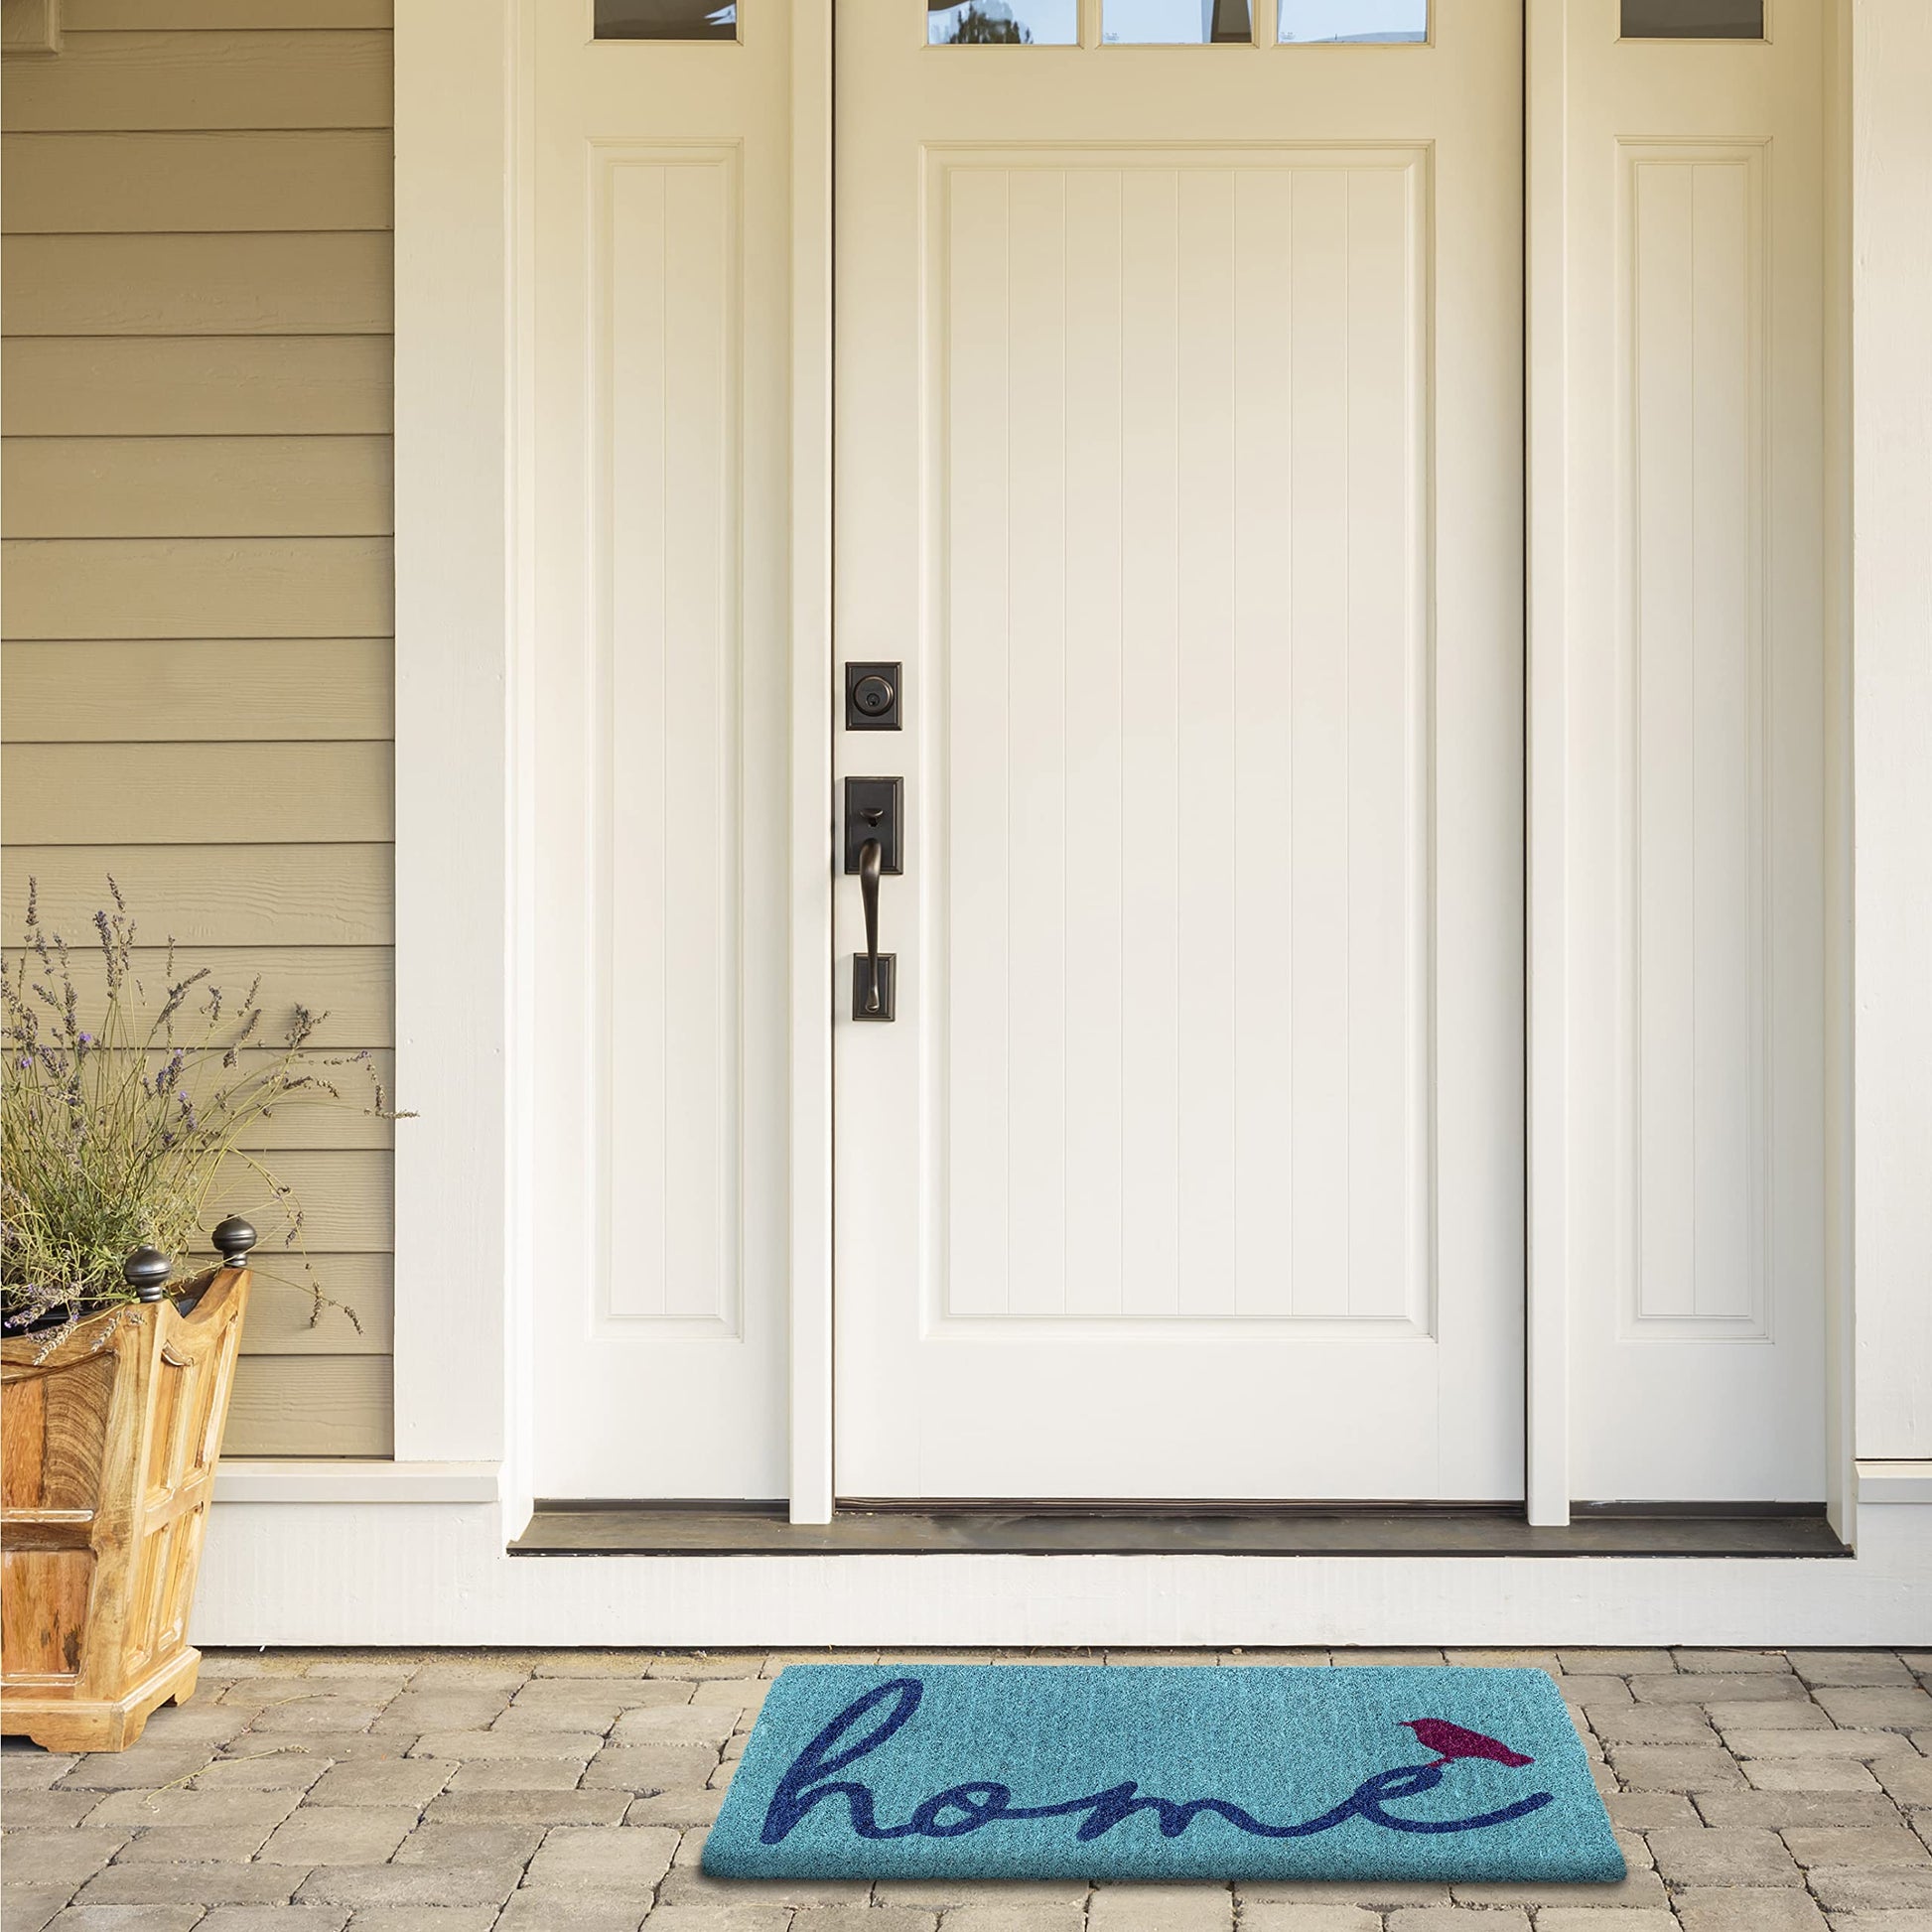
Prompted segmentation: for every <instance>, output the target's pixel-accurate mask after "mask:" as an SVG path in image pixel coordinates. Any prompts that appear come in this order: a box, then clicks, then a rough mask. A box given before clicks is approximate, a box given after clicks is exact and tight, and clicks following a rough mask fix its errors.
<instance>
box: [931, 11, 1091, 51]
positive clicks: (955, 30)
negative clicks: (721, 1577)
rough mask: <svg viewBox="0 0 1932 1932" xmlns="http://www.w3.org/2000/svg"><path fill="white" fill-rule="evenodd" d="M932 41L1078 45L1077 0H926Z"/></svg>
mask: <svg viewBox="0 0 1932 1932" xmlns="http://www.w3.org/2000/svg"><path fill="white" fill-rule="evenodd" d="M925 37H926V39H927V40H928V41H929V42H930V43H931V44H932V45H933V46H934V47H1078V46H1079V44H1080V0H926V9H925Z"/></svg>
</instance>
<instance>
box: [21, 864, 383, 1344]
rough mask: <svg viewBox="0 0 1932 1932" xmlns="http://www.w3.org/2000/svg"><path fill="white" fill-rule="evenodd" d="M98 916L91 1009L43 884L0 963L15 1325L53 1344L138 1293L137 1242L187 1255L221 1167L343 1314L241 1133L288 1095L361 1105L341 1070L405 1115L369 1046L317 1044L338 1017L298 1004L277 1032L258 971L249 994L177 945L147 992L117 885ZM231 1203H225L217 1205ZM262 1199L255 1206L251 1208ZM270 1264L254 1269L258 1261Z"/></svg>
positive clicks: (372, 1104) (282, 1186) (201, 1237)
mask: <svg viewBox="0 0 1932 1932" xmlns="http://www.w3.org/2000/svg"><path fill="white" fill-rule="evenodd" d="M107 889H108V893H109V896H110V897H111V898H112V900H113V909H112V910H111V911H109V910H106V909H102V910H100V911H98V912H96V913H95V914H94V920H93V926H94V930H93V934H92V936H91V938H90V941H89V947H88V950H89V952H92V951H93V950H94V949H95V948H97V949H98V952H99V956H100V960H101V963H102V965H103V967H104V969H105V986H104V991H103V993H102V994H101V996H100V999H99V1010H98V1013H97V1015H88V1016H86V1020H87V1024H83V1013H82V1007H83V1000H82V995H81V991H80V987H79V985H78V984H77V983H76V979H75V972H74V966H75V961H74V960H73V959H72V958H71V957H70V956H69V948H68V946H67V943H66V942H65V941H64V940H63V939H62V938H61V937H60V935H59V934H56V933H51V932H48V931H47V930H46V929H45V928H44V927H43V925H42V923H41V916H40V897H39V891H38V885H37V883H35V882H30V884H29V887H28V894H27V916H26V943H25V948H24V950H23V951H22V953H21V955H20V958H19V959H18V961H17V962H16V963H15V965H14V967H13V968H12V969H11V970H9V971H7V972H5V973H0V1041H4V1049H5V1064H4V1068H3V1069H0V1317H3V1318H4V1326H5V1328H6V1329H7V1330H8V1331H9V1332H17V1331H19V1330H21V1329H24V1328H30V1327H31V1328H36V1329H40V1330H45V1329H46V1328H48V1327H49V1326H53V1327H54V1328H55V1329H56V1330H57V1334H56V1337H55V1338H56V1339H58V1338H59V1337H60V1336H61V1335H65V1333H66V1332H67V1331H68V1330H69V1328H71V1327H72V1325H73V1324H74V1323H75V1322H77V1321H80V1320H82V1319H84V1318H85V1317H86V1316H88V1315H89V1314H92V1313H95V1312H96V1311H100V1310H102V1309H107V1308H114V1307H117V1306H120V1305H122V1304H125V1303H128V1302H131V1301H133V1300H134V1299H135V1298H134V1292H133V1290H132V1289H130V1288H129V1287H128V1286H127V1285H126V1283H125V1282H124V1281H123V1280H122V1279H121V1263H122V1262H123V1261H124V1260H125V1259H126V1257H127V1255H128V1254H129V1252H130V1251H131V1250H132V1249H135V1248H138V1247H141V1246H143V1245H146V1246H150V1247H155V1248H159V1249H160V1250H161V1251H162V1253H163V1254H166V1255H170V1256H172V1257H175V1258H176V1261H177V1268H178V1271H179V1270H180V1268H181V1264H182V1262H183V1260H184V1259H185V1258H186V1257H187V1256H188V1255H190V1254H191V1253H192V1252H193V1251H194V1250H195V1249H197V1248H199V1247H202V1246H203V1245H204V1243H205V1238H206V1237H205V1233H204V1230H206V1229H207V1227H208V1225H209V1223H210V1219H211V1218H218V1215H211V1213H210V1209H211V1206H212V1203H211V1202H210V1199H209V1196H210V1193H211V1192H212V1190H213V1188H214V1186H215V1182H216V1176H217V1175H218V1174H220V1173H222V1171H223V1170H224V1168H225V1169H226V1170H227V1173H228V1176H229V1178H230V1179H232V1177H233V1173H234V1167H233V1166H230V1165H229V1164H230V1163H233V1164H235V1165H238V1166H239V1168H240V1169H241V1170H242V1171H243V1172H245V1173H248V1174H250V1175H252V1176H253V1178H254V1179H255V1180H256V1181H257V1182H258V1183H259V1188H260V1192H261V1194H262V1196H263V1199H264V1200H265V1201H266V1202H270V1203H273V1205H274V1206H275V1207H276V1208H278V1209H279V1210H280V1213H281V1215H282V1217H283V1218H284V1219H285V1220H286V1223H287V1232H286V1234H285V1236H284V1238H283V1246H284V1248H285V1249H287V1250H290V1251H292V1253H293V1254H294V1255H295V1256H296V1257H297V1258H298V1259H299V1263H300V1267H301V1270H302V1273H303V1276H304V1278H305V1280H306V1284H307V1286H308V1288H309V1290H310V1292H311V1294H312V1296H313V1298H314V1301H313V1307H312V1310H311V1313H310V1320H311V1323H312V1324H313V1323H314V1322H315V1321H318V1320H320V1319H321V1316H322V1312H323V1310H324V1309H325V1308H331V1307H333V1308H336V1309H339V1310H341V1311H342V1312H343V1314H344V1315H345V1316H346V1318H347V1319H348V1320H349V1321H351V1322H353V1323H354V1324H355V1326H356V1328H357V1330H358V1332H359V1330H360V1327H361V1324H360V1322H359V1321H357V1320H356V1317H355V1313H354V1311H353V1310H351V1309H348V1308H346V1307H345V1306H344V1305H343V1304H342V1303H339V1302H333V1301H332V1300H331V1299H330V1298H329V1297H328V1296H326V1295H325V1294H324V1293H323V1292H322V1285H321V1283H320V1281H319V1280H318V1279H317V1277H316V1273H315V1270H314V1267H313V1266H312V1264H311V1263H310V1260H309V1256H308V1252H307V1249H306V1247H305V1246H304V1243H303V1235H302V1230H303V1209H302V1203H301V1202H300V1200H298V1199H297V1198H296V1195H295V1193H294V1191H293V1189H291V1188H290V1187H289V1186H288V1185H287V1184H286V1183H285V1182H283V1181H281V1180H279V1179H278V1178H277V1177H276V1175H275V1173H273V1171H272V1170H271V1169H270V1167H269V1166H268V1164H267V1163H266V1162H265V1161H264V1160H263V1159H262V1157H261V1155H260V1154H259V1153H258V1152H255V1151H253V1150H251V1149H250V1148H249V1147H248V1146H247V1145H245V1144H246V1143H247V1142H249V1141H250V1140H251V1139H254V1138H256V1136H255V1134H254V1130H255V1129H257V1128H258V1127H259V1126H260V1124H261V1123H262V1122H263V1121H265V1120H266V1119H268V1118H269V1117H270V1116H271V1115H272V1114H274V1113H276V1112H278V1111H279V1110H280V1109H282V1108H284V1107H288V1106H352V1105H355V1104H356V1102H355V1101H353V1100H351V1099H350V1098H349V1097H348V1096H347V1095H345V1092H344V1091H343V1087H342V1086H341V1085H339V1084H338V1077H339V1076H340V1075H341V1074H342V1072H343V1070H344V1069H353V1070H354V1071H355V1072H356V1073H357V1074H358V1075H359V1076H360V1077H362V1078H365V1079H366V1081H367V1102H366V1104H365V1105H363V1106H362V1107H361V1109H360V1111H363V1112H366V1113H370V1114H375V1115H378V1116H380V1117H382V1118H384V1119H389V1120H393V1119H397V1118H399V1116H398V1115H396V1114H395V1113H393V1112H392V1111H391V1110H390V1108H389V1106H388V1102H387V1098H386V1096H385V1095H384V1093H383V1090H382V1086H381V1082H380V1081H379V1079H378V1078H377V1077H376V1072H375V1068H374V1066H373V1064H372V1063H371V1061H370V1058H369V1055H368V1054H367V1053H366V1052H362V1053H357V1054H354V1055H352V1056H345V1057H336V1058H329V1057H325V1056H321V1055H317V1054H314V1053H312V1052H310V1051H309V1050H308V1049H309V1044H310V1041H311V1040H312V1039H313V1038H314V1036H315V1034H316V1030H317V1028H318V1027H319V1026H320V1025H321V1023H322V1021H323V1020H324V1019H326V1018H327V1016H326V1015H324V1014H315V1013H311V1012H310V1011H309V1010H308V1009H307V1008H306V1007H302V1006H297V1007H294V1008H293V1009H291V1011H290V1016H289V1019H288V1022H287V1024H286V1026H285V1027H284V1028H283V1029H282V1030H281V1032H280V1034H279V1035H276V1036H272V1037H267V1038H265V1037H264V1031H265V1029H266V1028H267V1025H268V1022H267V1018H266V1014H265V1010H264V1008H263V1006H262V1004H261V1001H260V998H259V993H260V987H261V983H260V980H259V979H257V980H256V981H255V983H254V984H253V985H251V986H250V987H249V988H248V991H247V992H246V993H245V994H244V995H243V996H242V998H241V999H240V1001H239V1002H238V1003H231V1002H230V1001H229V1000H228V999H227V997H226V996H225V995H224V993H223V992H222V990H221V988H219V987H218V986H216V985H215V984H214V983H213V981H212V979H211V977H210V974H209V969H208V968H207V967H202V968H200V969H199V970H197V971H193V972H186V973H183V974H181V975H180V976H177V973H176V968H175V945H174V941H173V940H172V939H171V940H170V941H169V942H168V947H167V953H166V965H165V968H164V976H165V981H166V984H165V985H164V986H162V987H161V988H160V989H158V991H157V994H156V995H155V996H154V997H153V998H152V999H151V998H150V997H149V995H148V993H147V991H146V989H145V988H144V987H143V985H142V983H141V981H140V980H139V978H137V977H136V974H135V964H136V961H135V952H134V940H135V925H134V921H133V919H132V918H130V917H129V916H128V910H127V904H126V901H125V900H124V899H123V898H122V897H121V891H120V888H119V887H118V886H117V885H116V884H115V883H114V881H113V880H112V879H111V878H110V879H109V880H108V882H107ZM234 1205H237V1203H233V1202H229V1201H226V1200H224V1201H223V1202H222V1203H221V1209H222V1211H223V1212H225V1211H227V1209H228V1208H229V1207H231V1206H234ZM251 1205H252V1204H251ZM257 1266H259V1263H257Z"/></svg>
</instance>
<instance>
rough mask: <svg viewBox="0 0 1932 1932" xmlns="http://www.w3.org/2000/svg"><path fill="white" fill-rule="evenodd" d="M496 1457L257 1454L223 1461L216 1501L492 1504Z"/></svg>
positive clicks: (497, 1490)
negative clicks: (369, 1458)
mask: <svg viewBox="0 0 1932 1932" xmlns="http://www.w3.org/2000/svg"><path fill="white" fill-rule="evenodd" d="M502 1473H503V1471H502V1464H501V1463H500V1462H349V1461H343V1460H341V1459H333V1460H332V1459H324V1458H318V1459H316V1460H314V1461H304V1460H300V1459H297V1458H293V1457H291V1458H288V1459H286V1460H285V1459H283V1458H280V1457H267V1456H265V1457H262V1458H261V1459H260V1460H257V1461H249V1460H245V1459H242V1460H237V1459H234V1458H228V1459H225V1460H223V1461H222V1462H221V1463H220V1465H219V1466H218V1467H217V1468H216V1469H215V1472H214V1500H215V1501H216V1502H217V1503H493V1502H495V1501H496V1500H497V1499H498V1498H499V1497H500V1496H501V1494H502Z"/></svg>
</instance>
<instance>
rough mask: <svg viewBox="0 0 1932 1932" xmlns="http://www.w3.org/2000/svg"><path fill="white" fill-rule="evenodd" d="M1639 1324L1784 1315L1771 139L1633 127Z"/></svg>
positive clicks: (1691, 1332) (1629, 634) (1628, 287)
mask: <svg viewBox="0 0 1932 1932" xmlns="http://www.w3.org/2000/svg"><path fill="white" fill-rule="evenodd" d="M1621 163H1622V169H1623V181H1622V188H1623V210H1624V212H1623V230H1624V255H1623V273H1624V276H1625V292H1624V302H1623V305H1622V307H1623V313H1624V317H1625V322H1626V327H1627V332H1628V336H1627V341H1628V354H1629V361H1628V368H1629V393H1628V403H1627V411H1626V415H1625V425H1626V435H1627V439H1628V440H1627V444H1626V456H1625V476H1626V480H1627V484H1628V489H1629V514H1628V520H1627V525H1626V531H1627V539H1626V540H1627V551H1626V556H1625V568H1626V572H1627V581H1628V586H1629V590H1628V600H1627V604H1626V606H1625V609H1626V614H1627V624H1628V628H1627V631H1626V635H1625V639H1624V653H1625V671H1626V677H1627V680H1628V689H1629V692H1630V699H1629V702H1630V707H1631V728H1630V733H1629V738H1628V745H1629V755H1630V759H1631V769H1630V784H1631V790H1630V796H1631V797H1632V799H1633V800H1634V801H1635V805H1634V814H1635V817H1634V823H1633V824H1632V825H1631V826H1630V828H1629V831H1628V837H1629V838H1630V841H1631V864H1632V868H1633V886H1632V903H1633V908H1634V916H1633V919H1632V924H1631V935H1630V939H1631V946H1632V950H1633V955H1634V957H1633V961H1632V967H1631V971H1632V992H1633V1000H1634V1015H1633V1020H1632V1026H1633V1030H1634V1035H1635V1048H1634V1062H1635V1063H1634V1067H1633V1078H1634V1083H1635V1095H1636V1098H1635V1104H1634V1107H1633V1108H1632V1117H1631V1120H1630V1122H1629V1131H1630V1132H1631V1133H1632V1134H1633V1136H1634V1141H1635V1150H1634V1155H1633V1159H1632V1173H1631V1187H1632V1193H1633V1201H1632V1211H1633V1213H1634V1218H1635V1228H1634V1233H1633V1236H1632V1242H1631V1260H1632V1266H1631V1268H1630V1270H1629V1272H1628V1290H1629V1297H1630V1299H1629V1305H1628V1309H1627V1315H1626V1318H1627V1319H1628V1320H1629V1321H1630V1322H1631V1323H1632V1324H1633V1326H1634V1329H1635V1330H1636V1331H1637V1332H1638V1333H1644V1332H1654V1333H1657V1334H1659V1335H1663V1336H1678V1337H1681V1338H1689V1337H1692V1336H1698V1337H1705V1338H1730V1339H1734V1340H1746V1341H1749V1340H1759V1339H1762V1338H1763V1337H1764V1336H1765V1334H1766V1333H1767V1331H1768V1326H1769V1322H1770V1318H1771V1311H1770V1306H1769V1298H1768V1291H1767V1280H1768V1266H1767V1243H1768V1239H1769V1232H1768V1227H1767V1213H1768V1203H1769V1188H1770V1181H1771V1173H1770V1166H1769V1158H1770V1156H1769V1136H1768V1132H1767V1122H1766V1109H1767V1104H1768V1095H1767V1080H1768V1076H1769V1065H1770V1051H1769V1042H1768V1039H1767V1035H1766V1024H1767V1021H1766V1014H1767V1008H1766V990H1767V978H1768V975H1769V972H1770V961H1769V951H1770V934H1769V930H1768V927H1767V923H1766V879H1765V854H1764V837H1765V826H1766V822H1767V817H1768V813H1769V809H1770V807H1769V800H1768V798H1767V796H1766V782H1767V772H1768V770H1769V758H1768V756H1767V747H1766V742H1765V734H1766V730H1767V719H1768V715H1769V708H1768V700H1769V694H1770V666H1769V663H1768V658H1767V651H1768V631H1767V624H1766V613H1765V585H1764V532H1765V528H1766V523H1767V516H1766V490H1767V469H1768V456H1767V449H1766V436H1765V424H1764V407H1763V398H1764V382H1765V361H1764V354H1765V347H1764V345H1765V340H1766V333H1767V332H1766V303H1767V300H1768V290H1767V286H1766V280H1765V236H1764V192H1763V176H1764V165H1765V158H1764V148H1763V146H1762V145H1761V144H1757V143H1749V144H1740V145H1729V144H1718V143H1696V144H1689V145H1672V146H1660V145H1656V144H1650V143H1626V144H1624V146H1623V148H1622V152H1621Z"/></svg>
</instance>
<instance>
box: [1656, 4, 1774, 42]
mask: <svg viewBox="0 0 1932 1932" xmlns="http://www.w3.org/2000/svg"><path fill="white" fill-rule="evenodd" d="M1622 32H1623V38H1624V39H1625V40H1626V41H1761V40H1762V39H1763V38H1764V0H1623V28H1622Z"/></svg>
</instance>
